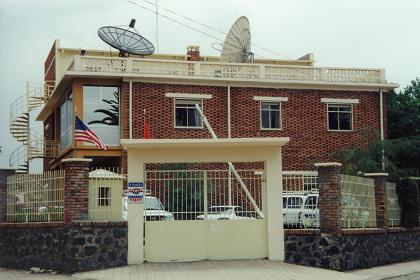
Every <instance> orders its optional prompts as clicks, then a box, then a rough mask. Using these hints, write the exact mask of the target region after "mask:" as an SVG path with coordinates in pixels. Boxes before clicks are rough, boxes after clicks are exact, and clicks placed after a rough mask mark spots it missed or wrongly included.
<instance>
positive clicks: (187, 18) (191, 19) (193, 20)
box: [129, 0, 293, 59]
mask: <svg viewBox="0 0 420 280" xmlns="http://www.w3.org/2000/svg"><path fill="white" fill-rule="evenodd" d="M140 1H143V2H146V3H149V4H150V5H156V11H157V8H158V7H159V8H160V9H162V10H165V11H167V12H169V13H171V14H174V15H177V16H179V17H182V18H184V19H186V20H189V21H191V22H193V23H195V24H198V25H201V26H203V27H205V28H208V29H210V30H213V31H216V32H218V33H220V34H222V35H225V36H226V35H227V33H226V32H224V31H221V30H219V29H217V28H215V27H212V26H210V25H208V24H205V23H201V22H199V21H197V20H195V19H193V18H190V17H187V16H184V15H182V14H180V13H177V12H175V11H172V10H170V9H167V8H165V7H162V6H158V5H157V3H153V2H151V1H149V0H140ZM129 2H131V1H129ZM251 45H252V46H254V47H257V48H260V49H262V50H264V51H266V52H269V53H272V54H275V55H277V56H280V57H284V58H286V59H293V58H290V57H287V56H285V55H283V54H281V53H279V52H276V51H273V50H270V49H268V48H265V47H263V46H259V45H257V44H254V43H251Z"/></svg>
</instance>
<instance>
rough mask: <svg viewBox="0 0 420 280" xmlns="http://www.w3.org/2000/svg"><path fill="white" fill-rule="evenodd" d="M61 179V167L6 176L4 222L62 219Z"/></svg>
mask: <svg viewBox="0 0 420 280" xmlns="http://www.w3.org/2000/svg"><path fill="white" fill-rule="evenodd" d="M64 178H65V172H64V170H58V171H49V172H44V173H42V174H30V175H28V174H19V175H13V176H9V177H7V207H6V208H7V212H6V217H7V221H8V222H10V223H29V222H55V221H63V220H64Z"/></svg>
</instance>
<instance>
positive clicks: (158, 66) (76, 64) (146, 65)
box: [69, 56, 386, 84]
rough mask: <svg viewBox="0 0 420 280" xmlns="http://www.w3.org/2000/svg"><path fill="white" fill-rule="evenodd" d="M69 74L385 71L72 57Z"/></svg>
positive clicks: (354, 75) (289, 77) (259, 76)
mask: <svg viewBox="0 0 420 280" xmlns="http://www.w3.org/2000/svg"><path fill="white" fill-rule="evenodd" d="M69 70H72V71H86V72H101V73H103V72H105V73H130V74H139V75H143V76H153V77H155V76H158V77H173V78H204V79H227V80H253V81H269V82H276V81H279V82H282V81H283V82H284V81H302V82H327V83H348V84H351V83H357V84H360V83H363V84H375V83H386V81H385V75H384V70H382V69H365V68H335V67H310V66H282V65H267V64H248V63H212V62H200V61H198V62H197V61H172V60H157V59H144V58H116V57H92V56H75V58H74V61H73V64H72V65H71V66H70V69H69Z"/></svg>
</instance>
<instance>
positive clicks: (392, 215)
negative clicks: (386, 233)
mask: <svg viewBox="0 0 420 280" xmlns="http://www.w3.org/2000/svg"><path fill="white" fill-rule="evenodd" d="M395 187H396V184H395V183H390V182H387V183H386V199H387V209H388V226H390V227H398V226H399V225H400V221H401V209H400V205H399V204H398V196H397V191H396V189H395Z"/></svg>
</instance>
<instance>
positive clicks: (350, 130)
mask: <svg viewBox="0 0 420 280" xmlns="http://www.w3.org/2000/svg"><path fill="white" fill-rule="evenodd" d="M330 106H336V107H337V106H338V107H340V106H341V107H344V106H346V107H347V106H349V107H350V129H340V117H338V129H330V114H329V113H330V111H329V108H330ZM333 112H334V111H333ZM336 113H337V114H340V113H342V112H338V111H337V112H336ZM327 131H331V132H353V131H354V110H353V103H327Z"/></svg>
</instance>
